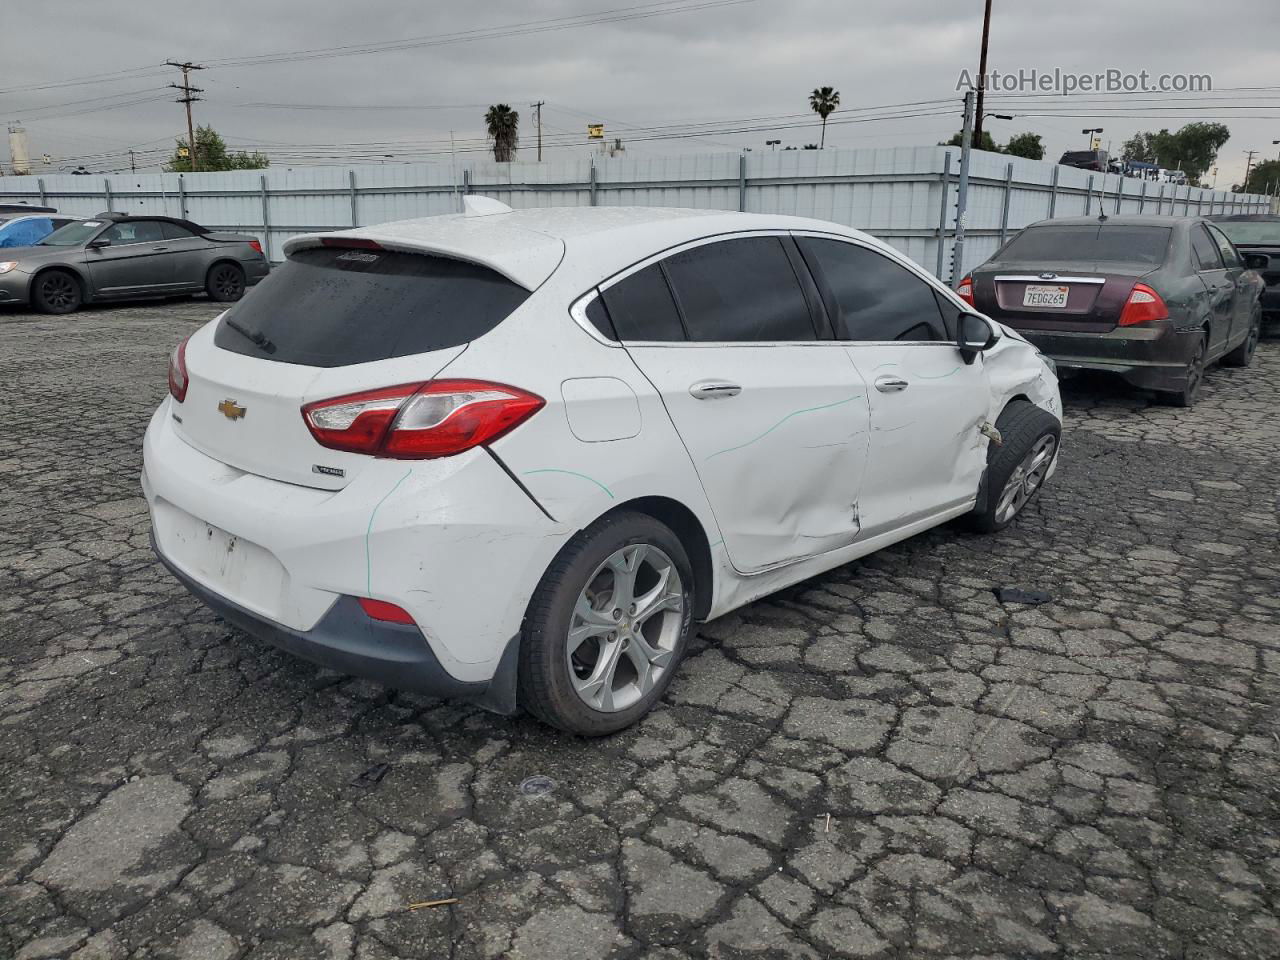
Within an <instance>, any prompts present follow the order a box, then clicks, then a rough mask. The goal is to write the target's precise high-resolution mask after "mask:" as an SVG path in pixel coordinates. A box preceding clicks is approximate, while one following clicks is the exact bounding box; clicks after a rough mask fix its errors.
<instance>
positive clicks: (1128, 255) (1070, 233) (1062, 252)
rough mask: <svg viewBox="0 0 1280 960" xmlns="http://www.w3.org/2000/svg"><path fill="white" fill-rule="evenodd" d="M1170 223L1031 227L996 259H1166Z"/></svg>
mask: <svg viewBox="0 0 1280 960" xmlns="http://www.w3.org/2000/svg"><path fill="white" fill-rule="evenodd" d="M1171 233H1172V231H1171V230H1170V228H1169V227H1126V226H1119V225H1117V226H1109V225H1107V224H1098V225H1094V224H1079V225H1074V226H1067V225H1063V226H1056V227H1055V226H1044V227H1028V228H1027V229H1026V230H1023V231H1022V232H1021V233H1020V234H1018V235H1017V236H1016V237H1014V238H1013V239H1012V240H1010V241H1009V243H1008V244H1006V245H1005V247H1004V249H1002V250H1001V251H1000V252H999V253H998V254H996V256H995V258H994V259H996V260H1021V261H1030V262H1045V263H1057V262H1061V261H1063V260H1091V261H1095V262H1096V261H1104V262H1107V263H1150V264H1152V265H1158V264H1161V263H1164V256H1165V252H1166V251H1167V250H1168V249H1169V236H1170V234H1171Z"/></svg>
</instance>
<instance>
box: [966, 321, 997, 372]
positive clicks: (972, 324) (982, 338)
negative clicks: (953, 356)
mask: <svg viewBox="0 0 1280 960" xmlns="http://www.w3.org/2000/svg"><path fill="white" fill-rule="evenodd" d="M998 339H999V336H998V335H997V334H996V331H995V328H994V327H992V326H991V324H990V322H989V321H988V320H987V319H986V318H985V317H980V316H978V315H977V314H976V313H962V314H960V317H959V318H958V320H957V322H956V347H957V348H958V349H959V350H960V356H962V357H963V358H964V362H965V363H973V360H974V358H975V357H976V356H977V355H978V354H980V353H982V351H984V350H989V349H990V348H991V347H993V346H994V345H995V342H996V340H998Z"/></svg>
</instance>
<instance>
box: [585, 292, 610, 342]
mask: <svg viewBox="0 0 1280 960" xmlns="http://www.w3.org/2000/svg"><path fill="white" fill-rule="evenodd" d="M586 312H587V319H588V320H590V321H591V325H592V326H593V327H595V328H596V329H597V330H599V331H600V334H601V335H602V336H604V337H607V338H608V339H610V340H617V339H618V334H617V331H615V330H614V329H613V321H612V320H610V319H609V310H608V308H607V307H605V305H604V301H603V300H602V299H600V298H599V297H595V298H593V299H592V301H591V302H590V303H588V304H587V311H586Z"/></svg>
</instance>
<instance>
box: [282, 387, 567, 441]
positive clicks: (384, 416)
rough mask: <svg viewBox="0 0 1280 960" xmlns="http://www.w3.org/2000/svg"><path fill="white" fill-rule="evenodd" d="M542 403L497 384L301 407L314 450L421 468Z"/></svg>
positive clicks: (405, 390) (406, 390) (390, 392)
mask: <svg viewBox="0 0 1280 960" xmlns="http://www.w3.org/2000/svg"><path fill="white" fill-rule="evenodd" d="M545 403H546V401H545V400H543V399H542V398H541V397H539V396H538V395H537V394H533V393H529V392H528V391H526V390H521V389H519V388H517V387H511V386H507V385H506V384H502V383H489V382H487V381H484V380H434V381H432V382H430V383H406V384H401V385H400V386H397V387H387V388H386V389H383V390H365V391H363V392H361V393H349V394H346V395H344V396H341V397H333V398H332V399H329V400H319V401H317V402H315V403H308V404H307V405H306V406H304V407H303V408H302V418H303V420H305V421H306V424H307V428H308V429H309V430H310V431H311V435H312V436H313V437H315V438H316V442H317V443H319V444H320V445H321V446H324V447H329V448H331V449H333V450H346V451H348V452H350V453H366V454H371V455H374V456H380V457H393V458H395V459H400V460H428V459H431V458H434V457H450V456H453V455H454V454H457V453H462V452H463V451H464V450H470V449H471V448H472V447H477V446H480V445H481V444H485V443H490V442H492V441H494V440H497V439H498V438H499V437H500V436H502V435H503V434H504V433H506V432H507V431H509V430H512V429H514V428H515V427H517V426H519V425H520V424H521V423H523V422H524V421H525V420H528V419H529V417H531V416H533V415H534V414H535V413H537V412H538V411H539V410H541V409H542V407H543V406H544V405H545Z"/></svg>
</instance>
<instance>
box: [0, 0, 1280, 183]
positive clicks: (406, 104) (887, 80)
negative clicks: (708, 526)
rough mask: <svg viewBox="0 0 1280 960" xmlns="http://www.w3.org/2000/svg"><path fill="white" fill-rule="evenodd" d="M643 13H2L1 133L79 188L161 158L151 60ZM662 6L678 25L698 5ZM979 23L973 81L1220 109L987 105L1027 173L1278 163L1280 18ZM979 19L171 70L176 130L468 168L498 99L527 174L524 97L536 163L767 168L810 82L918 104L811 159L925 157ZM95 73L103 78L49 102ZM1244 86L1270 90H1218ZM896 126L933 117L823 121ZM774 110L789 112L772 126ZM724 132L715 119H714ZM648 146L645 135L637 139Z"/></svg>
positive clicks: (509, 44)
mask: <svg viewBox="0 0 1280 960" xmlns="http://www.w3.org/2000/svg"><path fill="white" fill-rule="evenodd" d="M643 2H644V0H519V2H516V0H486V2H482V3H478V2H461V0H428V2H415V3H407V2H399V0H360V2H358V3H346V4H338V3H324V2H318V0H269V2H263V0H252V2H250V0H217V2H207V3H193V2H177V3H175V2H174V0H128V2H116V3H108V2H103V0H41V2H37V3H25V4H16V3H14V4H7V5H6V9H5V15H4V32H5V43H4V49H5V63H4V70H3V71H2V72H0V89H3V90H4V91H5V92H3V93H0V114H3V117H4V119H5V120H6V121H8V122H13V121H19V120H20V121H22V122H23V123H24V124H25V126H26V128H27V131H28V135H29V139H30V145H31V153H32V156H33V158H35V159H39V158H40V157H41V155H42V154H46V153H47V154H49V155H50V156H51V157H52V158H54V167H55V168H56V167H57V166H59V165H65V164H71V165H73V166H74V165H75V163H79V162H84V163H85V164H86V165H87V166H88V167H89V168H90V169H94V170H114V169H120V168H121V167H123V168H124V169H127V168H128V157H127V156H126V155H125V154H124V153H123V151H124V150H125V149H126V148H128V147H130V146H132V147H133V148H134V149H135V151H136V154H135V156H136V157H137V158H138V160H139V166H140V168H141V167H149V168H151V169H155V164H156V163H157V162H158V161H159V159H160V157H159V154H158V153H157V152H156V151H158V150H159V149H161V148H169V147H171V146H172V138H173V137H174V136H176V135H178V134H180V133H185V117H184V114H183V111H182V107H181V106H180V105H179V104H177V103H174V102H172V101H171V96H172V95H173V94H174V91H170V90H166V89H164V87H163V85H164V84H167V83H170V82H174V81H176V80H177V79H179V76H180V75H179V73H178V71H177V70H174V69H172V68H166V69H161V68H159V66H158V65H159V64H161V63H163V61H164V60H166V59H175V60H190V61H195V62H197V63H199V62H213V61H217V60H223V59H227V58H238V57H248V56H255V55H261V54H275V53H283V52H291V51H303V50H316V49H319V48H331V47H337V46H341V45H350V44H366V43H377V42H383V41H396V40H406V39H409V38H420V37H436V38H440V37H441V35H445V34H451V33H458V32H460V31H470V30H477V29H489V28H500V27H507V26H510V25H514V24H529V23H532V22H534V21H546V20H550V19H552V18H561V17H573V16H581V15H584V14H595V13H602V12H605V11H617V10H620V9H621V8H624V7H626V8H628V9H629V11H630V12H631V13H635V12H638V11H637V10H636V8H637V7H640V6H641V5H642V3H643ZM652 2H653V0H649V3H650V5H651V4H652ZM678 2H680V3H683V4H684V5H687V6H696V5H699V4H706V3H708V2H712V0H678ZM994 7H995V9H994V14H993V20H992V30H991V46H990V51H991V52H990V66H991V67H992V68H993V69H1000V70H1009V71H1013V70H1017V69H1018V68H1038V69H1040V70H1049V71H1051V70H1052V69H1053V68H1055V67H1060V68H1062V69H1063V70H1069V71H1082V72H1094V71H1102V70H1106V69H1108V68H1119V69H1124V70H1131V71H1134V72H1136V71H1138V70H1143V69H1145V70H1148V71H1150V72H1151V73H1152V74H1160V73H1188V72H1194V73H1207V74H1210V75H1211V76H1212V79H1213V86H1214V90H1215V93H1214V94H1212V96H1214V97H1217V98H1221V99H1217V100H1214V101H1212V102H1204V103H1201V104H1198V105H1196V106H1195V108H1194V109H1193V110H1188V111H1185V112H1181V111H1172V110H1167V109H1158V108H1160V107H1168V106H1170V105H1173V104H1175V103H1177V102H1178V101H1176V100H1173V99H1169V100H1165V101H1163V102H1162V101H1160V100H1158V99H1157V100H1145V101H1141V102H1138V101H1134V100H1132V99H1126V98H1124V97H1110V98H1104V102H1102V103H1098V102H1085V101H1082V100H1081V98H1078V97H1077V98H1073V99H1070V100H1055V99H1054V98H1045V97H1041V98H1028V99H1024V100H1020V101H1013V100H1008V99H1004V100H998V99H995V98H993V100H992V103H991V105H990V106H989V107H988V109H992V110H997V111H998V112H1002V113H1003V112H1012V113H1015V114H1030V113H1043V112H1046V111H1053V112H1055V114H1056V115H1054V116H1024V115H1019V116H1017V117H1016V118H1015V119H1014V120H1012V121H1005V120H996V119H990V120H988V128H989V129H990V131H991V132H992V133H993V135H994V136H995V137H996V139H997V140H999V141H1001V142H1003V141H1004V140H1006V139H1008V137H1009V136H1010V135H1012V134H1014V133H1018V132H1022V131H1024V130H1029V131H1033V132H1035V133H1039V134H1040V135H1041V136H1042V137H1043V139H1044V143H1045V146H1046V154H1047V155H1048V157H1049V158H1050V159H1056V158H1057V156H1058V155H1059V154H1060V153H1061V152H1062V151H1063V150H1064V149H1079V148H1081V147H1082V146H1083V145H1084V141H1085V137H1084V136H1082V135H1081V133H1080V130H1081V129H1082V128H1083V127H1086V126H1100V127H1103V128H1104V130H1105V133H1104V134H1103V140H1104V141H1113V142H1114V145H1115V149H1116V151H1117V152H1118V148H1119V145H1120V143H1121V142H1122V141H1123V140H1124V139H1125V138H1126V137H1127V136H1128V135H1130V134H1131V133H1132V132H1133V131H1134V130H1138V129H1159V128H1160V127H1163V126H1168V127H1170V128H1176V127H1178V126H1180V125H1181V124H1182V123H1185V122H1188V121H1190V120H1220V121H1222V122H1225V123H1227V124H1228V125H1229V126H1230V128H1231V131H1232V137H1231V140H1230V142H1229V143H1228V144H1227V145H1226V146H1225V147H1224V148H1223V150H1222V152H1221V153H1220V155H1219V174H1218V178H1217V184H1218V186H1219V187H1224V186H1225V187H1229V186H1230V185H1231V184H1232V182H1236V181H1239V180H1240V179H1241V176H1242V174H1243V171H1244V164H1245V154H1244V151H1246V150H1248V149H1256V150H1258V151H1259V152H1260V155H1261V156H1262V157H1264V158H1265V157H1274V156H1275V155H1276V151H1277V150H1278V149H1280V148H1277V147H1274V146H1272V143H1271V141H1272V140H1277V139H1280V55H1278V54H1277V52H1276V38H1277V37H1280V3H1276V2H1274V0H1248V2H1244V0H1220V2H1217V3H1206V2H1204V0H1161V2H1160V3H1158V4H1145V5H1144V4H1135V3H1123V2H1121V3H1116V2H1099V0H1073V2H1070V3H1062V2H1041V0H1016V2H1015V0H995V4H994ZM981 18H982V0H857V2H855V0H751V2H745V3H737V4H735V5H731V6H722V7H719V8H711V9H702V10H696V11H693V12H686V13H680V14H673V15H669V16H656V17H649V18H644V19H631V20H627V21H622V22H613V23H597V24H593V25H588V26H582V27H577V28H572V29H556V30H550V29H543V28H539V29H542V32H537V33H524V34H523V35H516V36H506V37H501V38H495V39H478V40H472V41H469V42H454V43H436V44H434V45H430V46H417V47H414V48H411V49H406V50H396V51H392V52H382V53H375V54H364V55H359V56H344V57H326V58H323V59H301V60H299V59H292V60H288V61H285V62H275V63H269V64H263V65H222V66H211V67H210V69H207V70H203V71H200V72H199V73H197V74H194V75H193V76H194V81H193V82H195V83H196V84H198V85H199V86H201V87H203V88H204V93H203V94H201V96H203V97H204V98H205V99H204V100H203V101H201V102H199V103H197V104H195V111H196V119H197V122H198V123H210V124H212V125H213V126H214V127H215V128H216V129H217V130H218V131H219V132H220V133H222V134H223V135H224V136H226V137H227V139H228V141H229V142H233V143H235V144H242V145H248V144H250V143H253V142H257V143H262V144H268V145H269V146H267V147H266V149H268V152H270V153H272V154H273V155H274V157H275V159H274V163H275V164H276V165H300V164H305V163H307V162H345V161H346V160H347V159H349V158H350V157H352V156H356V155H358V156H361V157H370V158H380V159H381V158H384V155H387V154H389V155H390V157H389V158H386V160H387V162H397V161H399V160H404V159H406V158H410V157H413V158H419V159H420V158H422V157H423V155H424V153H425V152H426V151H444V152H445V154H446V155H447V151H448V141H449V137H450V131H451V130H452V131H453V135H454V137H455V140H456V143H457V145H458V146H459V147H460V148H461V149H463V150H466V149H469V148H475V149H479V148H480V147H481V146H482V144H481V141H480V138H482V137H483V135H484V131H483V122H482V116H483V113H484V105H487V104H489V103H494V102H499V101H502V102H506V103H509V104H510V105H511V106H512V107H514V108H515V109H517V110H518V111H519V113H520V115H521V126H520V130H521V150H520V154H519V158H520V159H522V160H532V159H534V156H535V152H534V125H533V110H532V109H531V108H530V106H529V105H530V103H532V102H533V101H534V100H538V99H542V100H545V101H546V106H545V107H544V108H543V124H544V136H545V137H546V141H547V144H548V146H547V150H548V153H547V155H548V156H551V157H554V156H563V155H566V154H578V155H583V154H585V153H586V152H587V151H588V150H590V149H591V147H590V146H589V145H588V144H587V143H586V142H585V125H586V123H587V122H588V121H589V120H599V121H603V122H604V123H605V124H606V127H607V131H608V133H609V135H610V136H621V137H623V138H624V140H628V141H629V145H628V150H629V151H631V152H633V153H641V152H643V153H644V154H646V155H649V154H662V153H688V152H711V151H716V152H719V151H724V150H733V151H735V152H736V151H737V150H739V149H741V148H742V147H743V146H751V147H753V148H754V149H756V150H764V149H768V148H767V147H766V146H765V145H764V141H765V140H766V139H775V138H777V139H781V140H782V141H783V143H784V145H785V144H795V145H803V144H804V143H807V142H812V141H816V140H817V139H818V125H817V122H816V118H815V119H810V118H809V117H806V116H805V115H804V114H805V113H806V111H807V110H808V105H807V95H808V93H809V91H810V90H812V89H813V88H814V87H815V86H819V85H830V86H834V87H836V88H837V89H838V90H839V91H840V95H841V106H842V108H854V109H862V108H881V107H883V105H892V104H907V103H914V102H916V101H931V102H930V103H925V104H918V105H915V106H911V107H895V108H893V109H892V110H890V109H888V108H884V109H876V110H865V109H864V110H863V112H862V113H857V114H855V113H848V114H837V115H835V116H833V117H832V121H833V125H832V126H830V127H829V128H828V131H827V145H828V146H829V147H830V146H834V147H850V148H856V147H867V146H896V145H917V144H932V143H936V142H937V141H939V140H942V139H945V138H947V137H948V136H950V134H951V133H952V132H954V131H955V130H956V129H957V128H958V126H959V122H960V117H959V96H960V95H959V94H958V93H957V92H956V82H957V78H958V76H959V74H960V71H961V70H963V69H966V68H968V69H969V70H972V71H974V72H976V68H977V60H978V42H979V33H980V27H981ZM545 26H550V25H545ZM102 74H116V76H110V77H99V78H97V79H94V80H93V81H92V82H88V83H79V84H78V85H67V86H56V87H55V86H50V85H52V84H60V83H64V82H66V81H81V80H83V79H84V78H86V77H91V76H95V75H102ZM1267 86H1270V87H1272V88H1273V89H1271V90H1254V91H1241V90H1235V91H1232V90H1229V89H1228V88H1240V87H1267ZM16 87H26V88H27V89H24V90H15V89H13V88H16ZM35 87H45V89H34V88H35ZM1148 96H1150V95H1148ZM151 98H156V99H151ZM1094 99H1096V98H1094ZM129 101H143V102H132V103H129ZM945 101H951V102H945ZM120 103H127V104H128V105H125V106H117V104H120ZM1268 104H1274V105H1275V106H1268ZM280 105H285V106H280ZM895 111H896V112H907V113H925V114H928V113H938V112H939V111H947V112H946V113H945V115H932V116H915V117H909V118H903V119H894V120H876V121H874V122H856V123H855V122H843V123H835V121H837V120H844V121H851V120H855V119H857V120H861V119H864V118H866V117H869V116H879V115H880V114H883V113H886V112H895ZM789 114H799V116H797V117H796V118H795V119H794V120H790V121H787V120H785V119H784V120H776V119H772V118H778V117H785V115H789ZM1063 114H1080V115H1081V116H1067V115H1063ZM1127 114H1148V115H1149V116H1147V117H1136V116H1128V115H1127ZM809 116H810V117H811V116H812V115H811V114H810V115H809ZM1267 116H1271V117H1274V118H1275V119H1270V120H1269V119H1265V117H1267ZM753 118H770V119H768V120H766V121H763V123H782V122H793V123H802V124H804V125H803V126H801V127H795V128H791V129H778V130H776V131H764V130H753V131H750V132H741V133H723V132H718V131H717V132H713V133H707V135H706V136H705V137H704V138H702V139H693V138H683V139H655V140H648V139H641V138H642V137H652V136H656V135H663V134H669V133H671V132H674V131H672V130H671V129H670V127H669V126H668V125H671V124H677V123H681V122H689V121H694V122H695V125H694V126H692V127H690V128H687V129H689V130H693V131H696V132H704V131H706V130H709V129H711V127H710V124H712V123H713V122H715V123H718V124H721V125H726V126H736V127H741V126H744V125H747V126H760V125H762V122H761V121H758V120H755V119H753ZM730 121H732V122H734V123H726V122H730ZM703 123H705V124H707V126H702V125H700V124H703ZM654 127H665V128H666V129H658V130H654V129H648V130H646V131H643V132H639V131H638V130H637V128H654ZM628 131H631V135H630V136H629V134H628ZM6 148H7V145H6ZM6 153H7V149H6ZM80 158H83V160H82V159H80ZM6 166H7V164H6Z"/></svg>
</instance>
